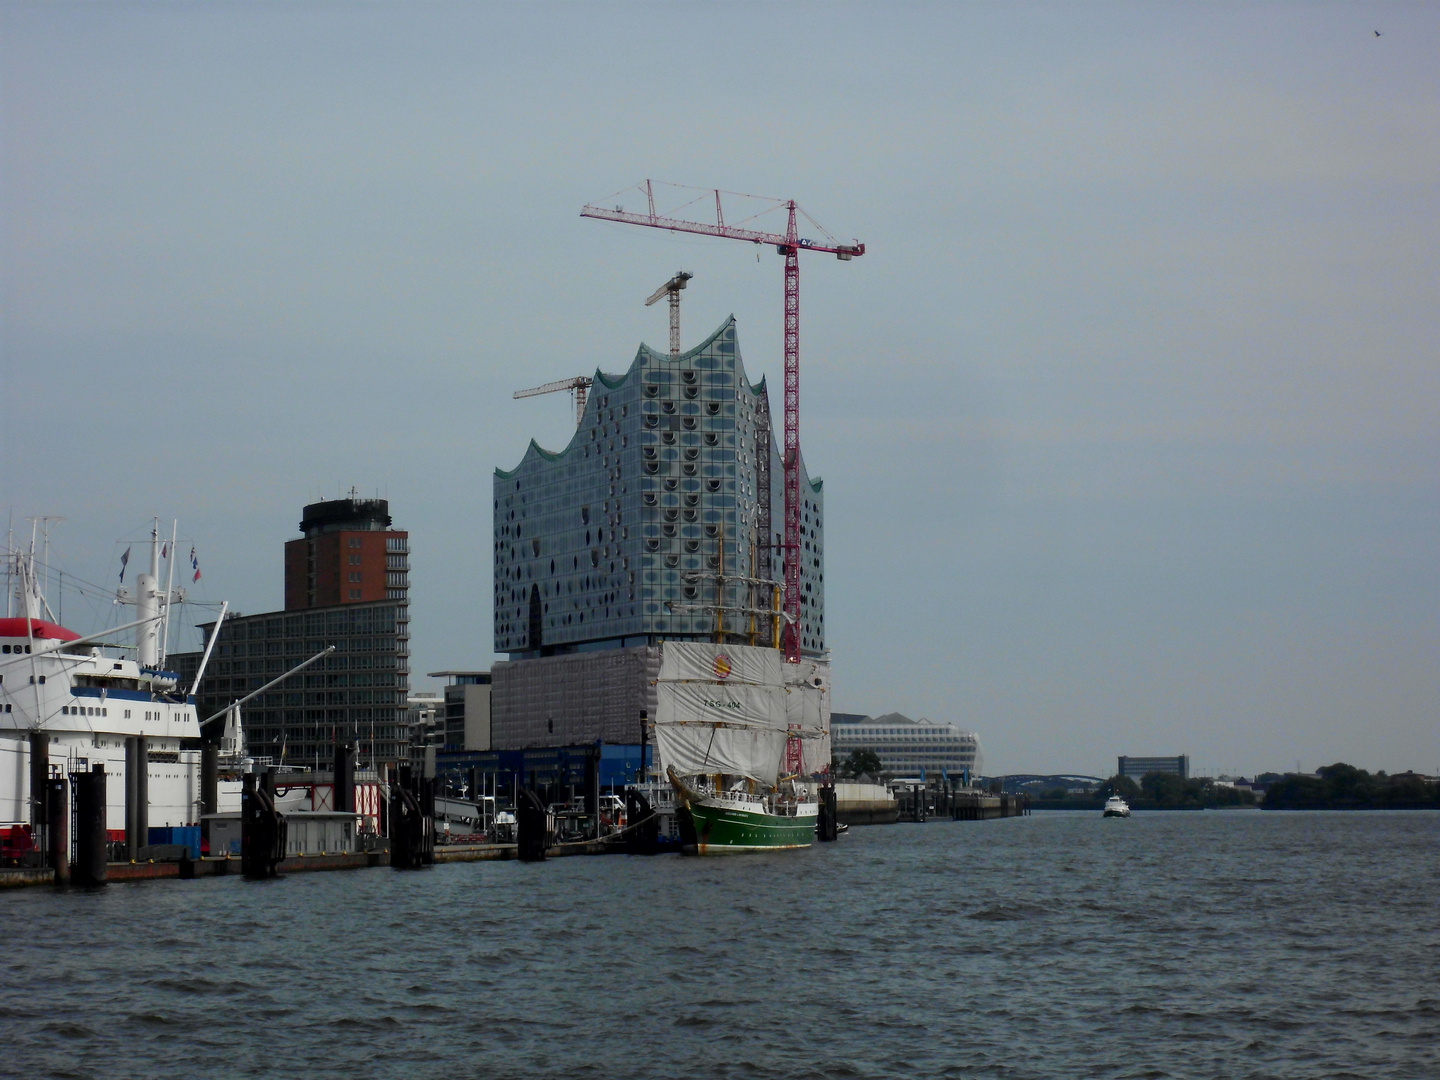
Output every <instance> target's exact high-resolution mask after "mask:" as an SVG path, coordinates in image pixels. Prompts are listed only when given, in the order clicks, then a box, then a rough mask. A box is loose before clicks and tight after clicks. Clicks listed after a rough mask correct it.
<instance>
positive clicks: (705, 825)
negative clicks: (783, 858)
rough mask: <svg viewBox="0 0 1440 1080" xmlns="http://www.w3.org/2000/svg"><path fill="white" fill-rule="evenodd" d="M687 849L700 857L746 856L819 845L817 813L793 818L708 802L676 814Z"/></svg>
mask: <svg viewBox="0 0 1440 1080" xmlns="http://www.w3.org/2000/svg"><path fill="white" fill-rule="evenodd" d="M675 816H676V822H677V824H678V825H679V826H680V838H681V842H682V844H683V845H684V849H685V850H686V851H688V852H693V853H694V854H696V855H729V854H742V853H744V852H747V851H777V850H784V849H786V848H804V847H809V846H810V845H811V844H813V843H814V842H815V818H816V815H815V813H813V812H811V813H801V814H797V815H795V816H793V817H791V816H787V815H781V814H770V813H765V812H764V811H755V810H740V809H735V808H732V807H726V806H714V805H709V804H708V803H707V802H706V801H705V800H700V801H695V802H691V804H690V805H689V806H680V807H677V808H676V811H675Z"/></svg>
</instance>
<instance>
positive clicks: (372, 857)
mask: <svg viewBox="0 0 1440 1080" xmlns="http://www.w3.org/2000/svg"><path fill="white" fill-rule="evenodd" d="M576 846H578V845H576ZM590 846H593V845H586V847H590ZM594 853H595V852H591V851H589V850H564V851H558V850H557V851H551V853H550V854H551V855H552V856H554V855H562V854H563V855H588V854H594ZM515 857H516V846H515V845H514V844H457V845H451V846H444V847H437V848H436V849H435V861H436V862H437V863H452V862H485V861H488V860H491V859H513V858H515ZM389 865H390V853H389V852H388V851H357V852H343V853H337V854H327V855H297V856H295V857H293V858H289V859H285V860H283V861H282V862H281V863H280V864H279V865H278V866H277V867H276V868H275V869H276V873H277V874H278V875H280V876H282V877H283V876H284V875H286V874H304V873H315V872H318V871H322V870H363V869H365V868H367V867H371V866H389ZM230 874H235V875H239V874H240V858H239V856H224V855H220V856H216V857H214V858H211V857H209V856H206V857H204V858H200V859H182V860H179V861H176V862H133V863H131V862H112V863H109V864H107V865H106V867H105V880H106V882H107V883H112V882H121V881H158V880H160V879H162V878H170V879H174V880H185V881H189V880H193V879H194V878H202V877H225V876H227V875H230ZM54 882H55V871H54V870H51V869H49V868H46V867H19V868H6V869H0V889H5V888H18V887H24V886H27V885H53V884H54Z"/></svg>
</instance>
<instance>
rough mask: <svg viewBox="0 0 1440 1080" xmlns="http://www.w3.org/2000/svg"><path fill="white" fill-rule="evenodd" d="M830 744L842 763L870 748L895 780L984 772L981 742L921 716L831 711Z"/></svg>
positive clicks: (959, 730)
mask: <svg viewBox="0 0 1440 1080" xmlns="http://www.w3.org/2000/svg"><path fill="white" fill-rule="evenodd" d="M830 725H831V726H830V733H831V745H832V746H833V747H834V751H835V757H836V759H837V760H838V761H840V762H842V763H843V762H844V760H845V759H846V758H847V757H849V756H850V752H851V751H852V750H872V751H874V753H875V755H876V756H877V757H879V758H880V764H881V767H882V768H883V769H884V771H885V772H887V773H890V774H891V775H893V776H916V777H918V776H921V775H923V776H925V777H926V778H927V779H928V778H930V777H938V776H941V775H942V774H943V775H947V776H949V777H950V779H952V780H955V781H960V780H962V779H964V778H965V776H966V774H967V772H968V774H969V775H970V776H971V777H974V776H976V775H978V774H979V773H980V772H981V771H982V770H983V768H984V760H983V758H982V755H981V752H980V739H979V738H978V737H977V736H976V735H975V733H974V732H971V731H965V730H962V729H961V728H958V727H956V726H955V725H954V724H949V723H939V722H936V721H934V720H927V719H926V718H925V717H923V716H922V717H921V718H920V719H919V720H911V719H910V718H909V717H908V716H904V715H902V714H900V713H886V714H885V715H884V716H863V715H860V714H859V713H838V712H837V713H831V715H830Z"/></svg>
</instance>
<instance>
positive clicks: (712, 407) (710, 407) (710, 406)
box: [705, 401, 720, 416]
mask: <svg viewBox="0 0 1440 1080" xmlns="http://www.w3.org/2000/svg"><path fill="white" fill-rule="evenodd" d="M705 411H706V412H708V413H709V414H710V415H711V416H719V415H720V403H719V402H718V401H707V402H706V403H705Z"/></svg>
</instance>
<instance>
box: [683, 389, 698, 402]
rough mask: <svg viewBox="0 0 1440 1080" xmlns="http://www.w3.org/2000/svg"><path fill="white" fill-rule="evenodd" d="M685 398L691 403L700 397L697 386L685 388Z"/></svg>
mask: <svg viewBox="0 0 1440 1080" xmlns="http://www.w3.org/2000/svg"><path fill="white" fill-rule="evenodd" d="M685 396H686V397H687V398H689V399H691V400H692V401H693V400H694V399H695V398H697V397H699V396H700V388H699V387H698V386H687V387H685Z"/></svg>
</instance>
